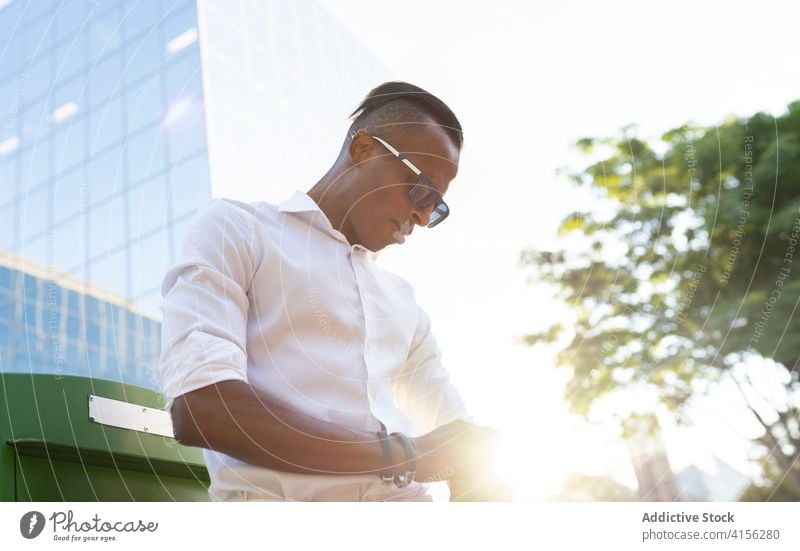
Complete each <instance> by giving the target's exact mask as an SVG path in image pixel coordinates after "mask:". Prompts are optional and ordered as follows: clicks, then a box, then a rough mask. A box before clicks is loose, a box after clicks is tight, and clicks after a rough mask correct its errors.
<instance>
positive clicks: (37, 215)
mask: <svg viewBox="0 0 800 551" xmlns="http://www.w3.org/2000/svg"><path fill="white" fill-rule="evenodd" d="M51 194H52V187H51V186H43V187H41V188H39V189H37V190H36V191H33V192H31V193H24V194H23V195H22V196H21V198H20V202H19V203H18V205H19V221H20V222H19V223H20V230H21V235H22V238H23V239H24V240H27V239H30V238H32V237H36V236H38V235H39V234H40V233H41V232H43V231H44V230H45V228H47V218H48V210H49V205H50V195H51Z"/></svg>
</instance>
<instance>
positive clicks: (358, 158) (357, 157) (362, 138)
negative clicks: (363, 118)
mask: <svg viewBox="0 0 800 551" xmlns="http://www.w3.org/2000/svg"><path fill="white" fill-rule="evenodd" d="M361 131H363V128H362V129H359V131H358V132H359V134H352V135H351V136H353V137H352V139H351V140H350V144H349V145H348V146H347V157H348V160H349V161H350V164H352V165H353V166H355V165H358V164H360V163H363V162H364V161H366V160H367V159H369V158H371V157H373V155H372V150H373V148H374V144H373V142H374V140H373V139H372V137H371V136H368V135H366V134H362V133H360V132H361Z"/></svg>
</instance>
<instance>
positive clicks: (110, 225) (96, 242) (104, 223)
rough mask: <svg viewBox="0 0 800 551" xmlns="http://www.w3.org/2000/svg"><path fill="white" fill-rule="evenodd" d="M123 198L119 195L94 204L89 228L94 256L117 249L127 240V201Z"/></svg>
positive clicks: (90, 246)
mask: <svg viewBox="0 0 800 551" xmlns="http://www.w3.org/2000/svg"><path fill="white" fill-rule="evenodd" d="M121 199H122V197H118V198H116V199H112V200H111V201H107V202H106V203H104V204H102V205H97V206H92V210H91V211H90V213H89V230H88V231H89V248H90V254H91V256H92V258H94V257H96V256H97V255H100V254H103V253H105V252H108V251H110V250H113V249H116V248H117V247H119V246H120V245H122V244H123V243H124V242H125V203H124V202H123V201H122V200H121ZM93 272H94V270H93Z"/></svg>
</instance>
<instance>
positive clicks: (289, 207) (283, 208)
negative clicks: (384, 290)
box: [278, 190, 379, 262]
mask: <svg viewBox="0 0 800 551" xmlns="http://www.w3.org/2000/svg"><path fill="white" fill-rule="evenodd" d="M278 210H279V211H280V212H295V213H299V212H318V213H319V215H315V216H314V217H313V219H314V220H316V221H320V222H321V223H322V224H323V225H324V227H325V229H326V230H327V231H328V232H329V233H331V234H333V236H334V237H336V238H337V239H339V240H340V241H343V242H344V243H347V244H348V245H350V242H349V241H348V240H347V238H346V237H345V236H344V234H343V233H342V232H340V231H338V230H337V229H336V228H334V227H333V224H331V221H330V220H328V217H327V216H326V214H325V213H324V212H323V211H322V209H321V208H319V205H318V204H317V202H316V201H314V199H312V198H311V196H309V195H308V193H306V192H304V191H301V190H295V192H294V193H292V195H290V196H289V197H288V198H286V199H285V200H283V201H281V202H280V203H278ZM350 248H351V249H352V250H360V251H363V252H364V255H365V256H366V257H367V258H368V259H370V260H372V261H373V262H374V261H375V260H377V258H378V254H379V253H378V252H376V251H370V250H369V249H367V248H366V247H364V246H362V245H350Z"/></svg>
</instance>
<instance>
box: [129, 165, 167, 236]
mask: <svg viewBox="0 0 800 551" xmlns="http://www.w3.org/2000/svg"><path fill="white" fill-rule="evenodd" d="M166 197H167V188H166V178H165V177H164V176H156V177H154V178H150V179H148V180H147V181H146V182H144V184H142V185H139V186H136V187H134V188H133V189H131V191H130V194H129V197H128V221H129V224H130V230H129V231H130V236H131V239H137V238H138V237H139V236H141V235H146V234H147V233H149V232H151V231H153V230H155V229H156V228H161V227H163V226H165V225H166V224H167V220H168V210H167V201H166Z"/></svg>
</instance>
